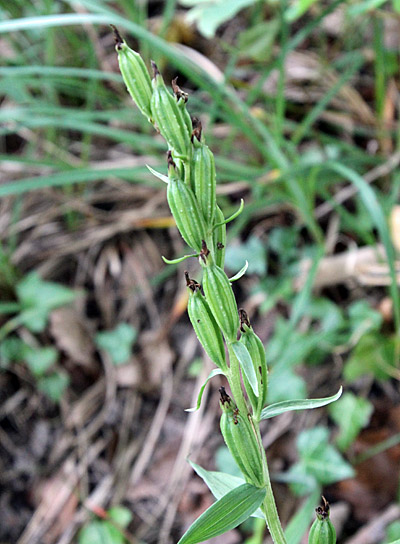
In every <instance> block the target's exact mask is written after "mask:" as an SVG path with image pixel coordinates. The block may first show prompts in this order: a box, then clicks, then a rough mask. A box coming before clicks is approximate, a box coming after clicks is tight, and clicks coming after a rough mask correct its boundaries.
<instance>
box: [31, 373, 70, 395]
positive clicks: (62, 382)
mask: <svg viewBox="0 0 400 544" xmlns="http://www.w3.org/2000/svg"><path fill="white" fill-rule="evenodd" d="M68 384H69V376H68V375H67V374H65V373H64V372H54V373H53V374H50V375H49V376H41V377H40V378H39V379H38V382H37V385H38V389H39V390H40V391H42V392H43V393H45V394H46V395H47V396H48V397H49V398H50V399H51V400H52V401H54V402H59V401H60V400H61V397H62V396H63V393H64V391H65V389H66V388H67V386H68Z"/></svg>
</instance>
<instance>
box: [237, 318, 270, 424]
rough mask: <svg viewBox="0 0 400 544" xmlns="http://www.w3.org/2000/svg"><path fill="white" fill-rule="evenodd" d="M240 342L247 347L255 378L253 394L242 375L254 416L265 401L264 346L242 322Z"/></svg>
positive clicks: (259, 411) (258, 414)
mask: <svg viewBox="0 0 400 544" xmlns="http://www.w3.org/2000/svg"><path fill="white" fill-rule="evenodd" d="M241 312H243V310H241ZM241 329H242V334H241V337H240V342H241V343H242V344H243V345H244V346H245V347H246V348H247V351H248V352H249V354H250V357H251V360H252V363H253V368H254V373H255V376H256V379H257V385H258V394H256V395H254V394H253V391H254V389H253V388H252V387H251V388H250V387H249V385H251V384H249V385H248V384H247V383H246V382H247V380H248V377H247V375H245V376H243V381H244V385H245V388H246V391H247V394H248V396H249V399H250V402H251V405H252V407H253V410H254V414H255V417H256V418H259V417H260V413H261V410H262V409H263V407H264V405H265V403H266V402H267V392H268V369H267V362H266V356H265V348H264V345H263V343H262V342H261V340H260V338H259V337H258V336H257V335H256V334H255V332H254V331H253V328H252V327H251V326H247V325H246V324H242V326H241Z"/></svg>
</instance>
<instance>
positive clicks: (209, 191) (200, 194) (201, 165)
mask: <svg viewBox="0 0 400 544" xmlns="http://www.w3.org/2000/svg"><path fill="white" fill-rule="evenodd" d="M198 123H199V126H198V128H197V130H196V131H193V135H194V136H193V137H192V141H193V148H194V149H193V159H192V179H193V188H194V192H195V195H196V198H197V200H198V202H199V203H200V208H201V211H202V212H203V215H204V218H205V220H206V223H207V225H208V226H212V224H213V220H214V213H215V207H216V192H215V188H216V174H215V162H214V155H213V154H212V152H211V150H210V148H209V147H208V146H206V145H205V144H204V143H203V142H202V141H200V138H201V124H200V121H198ZM197 134H199V135H200V136H198V135H197Z"/></svg>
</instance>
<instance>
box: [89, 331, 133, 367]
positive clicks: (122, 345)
mask: <svg viewBox="0 0 400 544" xmlns="http://www.w3.org/2000/svg"><path fill="white" fill-rule="evenodd" d="M136 337H137V331H136V329H135V328H134V327H132V325H129V324H128V323H120V324H119V325H118V326H117V327H115V329H113V330H111V331H104V332H98V333H97V334H96V336H95V341H96V345H97V347H98V348H100V349H104V351H106V352H107V353H108V354H109V356H110V357H111V360H112V362H113V363H114V365H122V364H124V363H127V362H128V361H129V359H130V356H131V351H132V346H133V344H134V342H135V340H136Z"/></svg>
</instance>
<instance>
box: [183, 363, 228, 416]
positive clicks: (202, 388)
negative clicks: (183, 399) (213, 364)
mask: <svg viewBox="0 0 400 544" xmlns="http://www.w3.org/2000/svg"><path fill="white" fill-rule="evenodd" d="M218 374H223V371H222V370H221V369H220V368H214V370H212V371H211V372H210V374H209V375H208V376H207V379H206V381H205V382H204V383H203V385H202V386H201V387H200V391H199V394H198V396H197V403H196V406H194V407H193V408H187V409H186V410H185V412H196V411H197V410H198V409H199V408H200V405H201V399H202V398H203V393H204V389H205V388H206V385H207V384H208V382H209V381H210V380H211V378H214V376H217V375H218Z"/></svg>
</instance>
